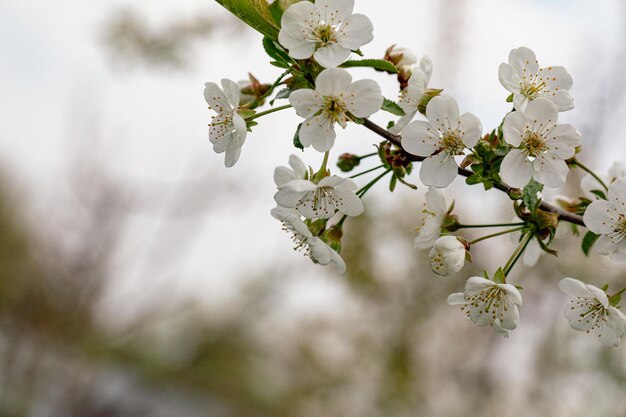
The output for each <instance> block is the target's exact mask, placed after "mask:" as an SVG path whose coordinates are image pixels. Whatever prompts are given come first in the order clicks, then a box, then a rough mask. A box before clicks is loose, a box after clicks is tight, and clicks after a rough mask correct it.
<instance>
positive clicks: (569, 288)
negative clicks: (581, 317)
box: [559, 278, 591, 298]
mask: <svg viewBox="0 0 626 417" xmlns="http://www.w3.org/2000/svg"><path fill="white" fill-rule="evenodd" d="M559 288H560V289H561V291H563V292H564V293H565V294H568V295H571V296H572V297H582V298H586V297H591V293H590V292H589V290H588V289H587V286H586V285H585V283H584V282H582V281H579V280H577V279H574V278H563V279H562V280H561V281H559Z"/></svg>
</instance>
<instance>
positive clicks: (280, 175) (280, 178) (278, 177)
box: [274, 167, 297, 187]
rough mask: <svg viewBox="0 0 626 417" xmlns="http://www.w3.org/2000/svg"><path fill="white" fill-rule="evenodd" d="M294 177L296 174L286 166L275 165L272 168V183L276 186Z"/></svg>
mask: <svg viewBox="0 0 626 417" xmlns="http://www.w3.org/2000/svg"><path fill="white" fill-rule="evenodd" d="M295 179H297V177H296V175H295V174H294V173H293V171H292V170H290V169H289V168H287V167H276V168H275V169H274V183H275V184H276V186H277V187H280V186H281V185H285V184H287V183H288V182H289V181H293V180H295Z"/></svg>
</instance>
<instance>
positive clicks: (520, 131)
mask: <svg viewBox="0 0 626 417" xmlns="http://www.w3.org/2000/svg"><path fill="white" fill-rule="evenodd" d="M529 128H530V125H529V124H528V119H526V116H524V113H523V112H521V111H514V112H512V113H509V114H508V115H507V116H506V117H505V118H504V124H503V125H502V131H503V133H504V140H505V141H506V142H507V143H508V144H510V145H512V146H515V147H517V146H519V145H520V144H521V143H522V141H523V140H524V136H525V135H526V131H527V130H528V129H529Z"/></svg>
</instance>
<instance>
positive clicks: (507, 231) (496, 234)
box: [469, 223, 526, 245]
mask: <svg viewBox="0 0 626 417" xmlns="http://www.w3.org/2000/svg"><path fill="white" fill-rule="evenodd" d="M522 224H523V223H522ZM525 228H526V226H521V227H516V228H514V229H508V230H503V231H501V232H498V233H492V234H490V235H486V236H482V237H479V238H477V239H474V240H472V241H471V242H470V243H469V244H470V245H473V244H475V243H478V242H481V241H483V240H487V239H491V238H492V237H496V236H502V235H506V234H509V233H513V232H518V231H520V230H523V229H525Z"/></svg>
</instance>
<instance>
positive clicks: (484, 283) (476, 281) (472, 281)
mask: <svg viewBox="0 0 626 417" xmlns="http://www.w3.org/2000/svg"><path fill="white" fill-rule="evenodd" d="M492 285H495V283H494V282H493V281H490V280H488V279H486V278H483V277H470V278H468V280H467V281H466V282H465V292H475V291H481V290H483V289H484V288H485V287H489V286H492Z"/></svg>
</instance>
